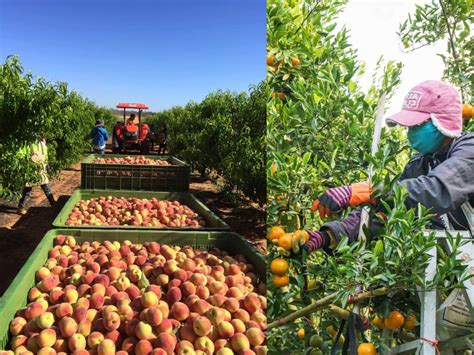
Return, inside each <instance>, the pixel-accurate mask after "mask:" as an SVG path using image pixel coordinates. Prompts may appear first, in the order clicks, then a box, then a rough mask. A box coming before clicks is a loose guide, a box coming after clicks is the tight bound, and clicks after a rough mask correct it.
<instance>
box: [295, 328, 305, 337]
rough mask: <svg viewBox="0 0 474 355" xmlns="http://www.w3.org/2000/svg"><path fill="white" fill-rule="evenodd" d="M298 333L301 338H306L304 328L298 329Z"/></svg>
mask: <svg viewBox="0 0 474 355" xmlns="http://www.w3.org/2000/svg"><path fill="white" fill-rule="evenodd" d="M297 334H298V337H299V338H300V339H303V338H304V329H303V328H300V329H298V332H297Z"/></svg>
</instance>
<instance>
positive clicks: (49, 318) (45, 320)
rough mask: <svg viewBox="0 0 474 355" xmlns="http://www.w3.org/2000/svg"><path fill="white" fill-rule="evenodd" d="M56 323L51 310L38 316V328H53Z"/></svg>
mask: <svg viewBox="0 0 474 355" xmlns="http://www.w3.org/2000/svg"><path fill="white" fill-rule="evenodd" d="M53 324H54V315H53V313H51V312H45V313H43V314H41V315H40V316H39V317H38V318H36V325H37V326H38V328H41V329H47V328H51V326H52V325H53Z"/></svg>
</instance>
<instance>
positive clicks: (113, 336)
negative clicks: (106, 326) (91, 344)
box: [104, 330, 122, 344]
mask: <svg viewBox="0 0 474 355" xmlns="http://www.w3.org/2000/svg"><path fill="white" fill-rule="evenodd" d="M104 336H105V339H110V340H112V341H113V342H114V343H115V344H121V343H122V335H121V334H120V332H119V331H118V330H112V331H110V332H107V333H105V334H104Z"/></svg>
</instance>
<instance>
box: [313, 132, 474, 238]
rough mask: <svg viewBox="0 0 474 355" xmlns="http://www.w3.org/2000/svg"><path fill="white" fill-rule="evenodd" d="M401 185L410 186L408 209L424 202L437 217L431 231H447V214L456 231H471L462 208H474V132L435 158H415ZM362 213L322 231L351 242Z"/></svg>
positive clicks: (435, 155)
mask: <svg viewBox="0 0 474 355" xmlns="http://www.w3.org/2000/svg"><path fill="white" fill-rule="evenodd" d="M398 183H399V184H405V185H406V187H407V191H408V199H407V205H408V206H409V207H415V206H417V205H418V203H421V204H422V205H424V206H426V207H428V208H431V212H432V213H435V214H436V217H435V218H434V219H433V220H432V226H431V227H432V228H434V229H443V228H444V225H443V223H442V221H441V219H440V218H439V215H442V214H445V213H446V214H447V216H448V218H449V222H450V223H451V224H452V226H453V227H454V229H457V230H469V225H468V223H467V220H466V218H465V216H464V214H463V212H462V210H461V205H462V204H463V203H464V202H467V201H469V202H470V203H471V205H474V133H463V134H462V135H461V136H460V137H459V138H457V139H455V140H453V141H452V142H451V144H449V145H448V146H447V147H445V148H444V149H443V150H442V151H440V152H437V153H435V154H434V155H433V156H422V155H415V156H414V157H413V158H412V159H411V160H410V161H409V162H408V164H407V166H406V167H405V169H404V171H403V173H402V175H401V176H400V181H399V182H398ZM360 214H361V211H360V210H355V211H353V212H351V213H350V214H349V216H348V217H347V218H346V219H344V220H342V221H333V222H329V223H327V224H325V225H323V227H322V228H321V230H328V229H329V230H331V231H332V232H333V234H334V235H335V236H336V238H337V239H338V240H340V238H341V237H342V236H347V237H348V238H349V241H350V242H352V241H354V240H356V239H357V236H358V234H359V225H360ZM379 228H380V224H379V223H377V222H375V221H372V223H371V226H370V229H371V231H372V232H376V231H377V229H379Z"/></svg>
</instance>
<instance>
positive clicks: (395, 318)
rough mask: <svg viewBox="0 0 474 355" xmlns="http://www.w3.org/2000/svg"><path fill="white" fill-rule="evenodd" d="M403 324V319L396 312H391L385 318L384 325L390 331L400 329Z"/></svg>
mask: <svg viewBox="0 0 474 355" xmlns="http://www.w3.org/2000/svg"><path fill="white" fill-rule="evenodd" d="M404 322H405V317H403V315H402V314H401V313H400V312H398V311H391V312H390V314H389V315H388V318H385V320H384V324H385V327H387V328H388V329H390V330H395V329H398V328H400V327H401V326H402V325H403V323H404Z"/></svg>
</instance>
